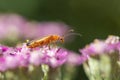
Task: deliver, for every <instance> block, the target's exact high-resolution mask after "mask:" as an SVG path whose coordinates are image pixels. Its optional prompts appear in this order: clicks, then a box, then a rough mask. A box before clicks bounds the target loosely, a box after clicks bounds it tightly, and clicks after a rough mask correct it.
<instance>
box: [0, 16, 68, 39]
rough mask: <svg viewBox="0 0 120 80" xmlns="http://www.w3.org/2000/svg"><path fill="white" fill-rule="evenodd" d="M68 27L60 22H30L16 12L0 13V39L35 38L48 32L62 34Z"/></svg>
mask: <svg viewBox="0 0 120 80" xmlns="http://www.w3.org/2000/svg"><path fill="white" fill-rule="evenodd" d="M4 29H5V30H4ZM68 29H69V27H68V26H67V25H65V24H64V23H62V22H30V21H27V20H25V19H24V18H23V17H22V16H18V15H16V14H0V34H1V35H0V39H1V40H2V39H6V38H7V39H9V40H14V39H21V38H22V39H27V38H29V39H35V38H40V37H43V36H45V35H48V34H49V35H50V34H57V35H64V33H65V32H66V31H67V30H68ZM11 36H14V37H11Z"/></svg>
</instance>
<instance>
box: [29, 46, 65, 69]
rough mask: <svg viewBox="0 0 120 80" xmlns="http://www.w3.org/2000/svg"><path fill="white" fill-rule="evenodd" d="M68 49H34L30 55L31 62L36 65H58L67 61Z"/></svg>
mask: <svg viewBox="0 0 120 80" xmlns="http://www.w3.org/2000/svg"><path fill="white" fill-rule="evenodd" d="M66 59H67V51H65V50H63V49H61V48H51V49H49V48H48V47H45V48H42V49H40V50H36V51H33V52H32V53H31V57H30V63H31V64H34V65H40V64H48V65H49V66H51V67H53V68H54V67H58V66H60V65H62V64H64V63H65V61H66Z"/></svg>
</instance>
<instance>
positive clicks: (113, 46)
mask: <svg viewBox="0 0 120 80" xmlns="http://www.w3.org/2000/svg"><path fill="white" fill-rule="evenodd" d="M116 51H120V41H119V37H118V36H113V35H110V36H108V38H107V39H106V40H99V39H95V41H94V42H93V43H91V44H90V45H87V46H86V47H85V48H83V49H80V52H81V53H82V55H84V56H86V57H89V56H94V55H100V54H105V53H112V52H116Z"/></svg>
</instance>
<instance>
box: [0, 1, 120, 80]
mask: <svg viewBox="0 0 120 80" xmlns="http://www.w3.org/2000/svg"><path fill="white" fill-rule="evenodd" d="M119 4H120V1H119V0H0V13H2V14H4V13H15V14H18V15H21V16H23V17H25V18H26V19H27V20H29V21H40V22H43V21H55V22H64V23H65V24H67V25H69V26H70V27H72V29H74V30H75V33H80V34H82V36H81V37H79V36H76V37H75V39H74V41H73V42H71V43H68V44H67V43H66V45H65V47H66V48H68V49H70V50H73V51H75V52H78V50H79V49H80V48H83V47H84V46H85V45H86V44H89V43H90V42H91V41H93V40H94V39H95V38H100V39H105V38H106V37H107V36H108V35H111V34H112V35H118V36H119V33H120V32H119V29H120V5H119ZM71 45H72V46H71ZM77 68H78V70H77V72H76V74H75V76H74V78H73V80H87V77H86V75H85V74H84V71H83V69H82V66H78V67H77Z"/></svg>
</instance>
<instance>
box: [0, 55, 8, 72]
mask: <svg viewBox="0 0 120 80" xmlns="http://www.w3.org/2000/svg"><path fill="white" fill-rule="evenodd" d="M6 69H7V66H6V59H5V58H3V57H0V72H3V71H5V70H6Z"/></svg>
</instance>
